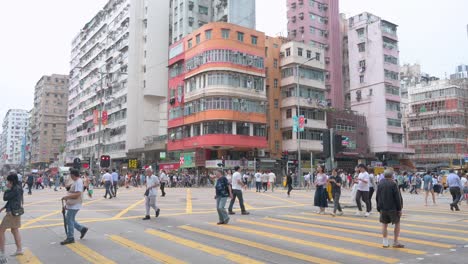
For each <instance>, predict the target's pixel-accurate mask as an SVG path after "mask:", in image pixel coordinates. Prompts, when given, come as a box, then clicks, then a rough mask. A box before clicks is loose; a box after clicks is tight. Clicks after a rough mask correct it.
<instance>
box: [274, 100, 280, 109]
mask: <svg viewBox="0 0 468 264" xmlns="http://www.w3.org/2000/svg"><path fill="white" fill-rule="evenodd" d="M274 103H275V108H278V107H279V101H278V99H275V101H274Z"/></svg>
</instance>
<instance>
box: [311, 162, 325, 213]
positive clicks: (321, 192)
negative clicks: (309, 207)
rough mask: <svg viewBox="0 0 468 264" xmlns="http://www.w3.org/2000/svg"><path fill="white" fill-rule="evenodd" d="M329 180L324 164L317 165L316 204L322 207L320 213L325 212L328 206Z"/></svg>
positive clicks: (315, 182)
mask: <svg viewBox="0 0 468 264" xmlns="http://www.w3.org/2000/svg"><path fill="white" fill-rule="evenodd" d="M327 181H328V176H327V175H326V174H325V172H324V168H323V166H322V165H318V166H317V176H315V181H314V185H315V197H314V206H317V207H319V208H320V211H318V212H317V213H318V214H325V208H326V207H328V203H327Z"/></svg>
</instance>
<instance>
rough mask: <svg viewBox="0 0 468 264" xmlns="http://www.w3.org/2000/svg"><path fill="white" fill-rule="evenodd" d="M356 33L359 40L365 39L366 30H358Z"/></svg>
mask: <svg viewBox="0 0 468 264" xmlns="http://www.w3.org/2000/svg"><path fill="white" fill-rule="evenodd" d="M356 32H357V35H358V38H362V37H364V28H358V29H356Z"/></svg>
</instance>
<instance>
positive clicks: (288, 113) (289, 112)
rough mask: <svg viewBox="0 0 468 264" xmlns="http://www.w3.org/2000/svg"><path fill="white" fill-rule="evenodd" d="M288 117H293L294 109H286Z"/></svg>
mask: <svg viewBox="0 0 468 264" xmlns="http://www.w3.org/2000/svg"><path fill="white" fill-rule="evenodd" d="M286 118H292V109H287V110H286Z"/></svg>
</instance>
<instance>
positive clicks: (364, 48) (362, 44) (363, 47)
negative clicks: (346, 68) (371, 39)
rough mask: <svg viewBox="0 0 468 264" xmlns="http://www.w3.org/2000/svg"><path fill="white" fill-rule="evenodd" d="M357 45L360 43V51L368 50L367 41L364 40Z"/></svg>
mask: <svg viewBox="0 0 468 264" xmlns="http://www.w3.org/2000/svg"><path fill="white" fill-rule="evenodd" d="M357 45H358V49H359V52H364V51H366V43H364V42H362V43H359V44H357Z"/></svg>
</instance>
